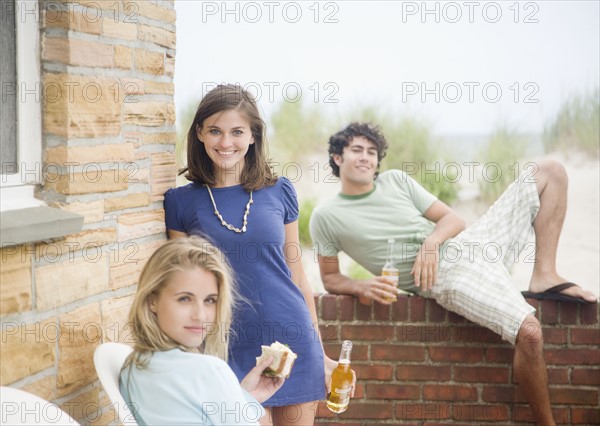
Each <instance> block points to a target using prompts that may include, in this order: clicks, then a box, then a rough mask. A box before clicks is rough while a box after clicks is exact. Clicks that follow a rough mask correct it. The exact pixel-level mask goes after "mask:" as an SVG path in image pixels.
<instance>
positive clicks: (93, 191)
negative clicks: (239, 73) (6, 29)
mask: <svg viewBox="0 0 600 426" xmlns="http://www.w3.org/2000/svg"><path fill="white" fill-rule="evenodd" d="M32 10H35V11H36V13H37V17H38V18H39V22H40V43H41V49H40V50H41V68H42V69H41V83H42V85H41V90H40V92H39V97H38V100H39V101H40V102H41V107H42V117H43V123H42V129H43V130H42V132H43V141H42V144H43V158H44V164H43V165H41V167H42V168H41V170H42V176H43V178H44V185H43V188H41V190H40V191H39V193H38V194H37V196H38V197H39V198H41V199H43V200H45V201H46V202H47V203H48V204H49V205H51V206H54V207H57V208H61V209H65V210H69V211H72V212H76V213H80V214H82V215H83V216H84V217H85V220H84V227H83V229H82V231H81V232H79V233H77V234H76V235H68V236H66V237H65V238H62V239H59V240H53V241H45V242H39V243H34V244H27V245H23V246H18V247H6V248H4V249H3V250H2V253H1V266H2V268H1V277H0V278H1V280H2V291H1V293H0V294H1V296H0V302H1V303H0V312H1V315H2V317H1V320H2V326H3V332H2V345H1V359H2V362H1V375H0V379H1V384H2V385H3V386H4V385H8V386H12V387H17V388H22V389H24V390H27V391H30V392H32V393H34V394H37V395H39V396H41V397H42V398H45V399H47V400H50V401H55V402H57V403H58V404H59V405H60V406H61V407H62V408H63V409H65V411H67V412H68V413H69V414H71V415H72V416H73V417H75V419H76V420H78V421H80V422H82V423H92V424H93V423H96V424H107V423H111V422H114V420H115V414H114V412H113V411H112V410H111V409H110V407H109V402H108V400H107V399H106V397H105V396H104V392H103V391H102V389H101V386H100V385H99V383H98V381H97V377H96V373H95V370H94V366H93V362H92V356H93V352H94V349H95V348H96V347H97V345H98V344H99V343H101V342H102V341H106V340H116V341H124V340H126V339H127V336H128V333H129V330H127V329H123V328H122V327H123V326H122V325H123V324H125V323H126V321H125V318H126V315H127V312H128V310H129V305H130V303H131V299H132V294H133V293H134V291H135V282H136V279H137V276H138V274H139V271H140V270H141V267H142V266H143V264H144V262H145V260H146V259H147V258H148V257H149V255H150V254H151V253H152V252H153V251H154V250H155V248H156V247H157V246H158V245H159V244H160V243H161V241H162V240H164V238H165V228H164V212H163V210H162V194H163V193H164V192H165V190H166V189H167V188H168V187H170V186H174V184H175V173H176V165H175V156H174V144H175V106H174V98H173V95H174V84H173V73H174V58H175V10H174V4H173V1H156V2H154V1H152V2H151V1H132V0H127V1H121V0H110V1H106V0H94V1H74V2H66V1H56V0H54V1H44V2H39V3H38V2H33V1H32V2H28V11H29V12H28V15H25V14H22V15H20V13H23V11H20V12H19V11H18V12H17V13H18V15H17V17H18V19H32V18H31V11H32ZM31 98H32V97H31V96H29V98H28V99H31ZM33 125H35V123H33ZM38 166H40V165H38ZM119 324H121V326H120V325H119Z"/></svg>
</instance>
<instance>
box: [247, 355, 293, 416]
mask: <svg viewBox="0 0 600 426" xmlns="http://www.w3.org/2000/svg"><path fill="white" fill-rule="evenodd" d="M272 362H273V357H272V356H269V357H266V358H264V359H262V360H261V361H259V362H258V364H257V365H256V367H254V368H253V369H252V370H250V372H249V373H248V374H247V375H246V377H244V379H243V380H242V383H241V385H242V388H244V390H245V391H246V392H248V393H249V394H250V395H252V396H253V397H254V398H255V399H256V400H257V401H258V402H260V403H261V404H262V403H263V402H265V401H266V400H267V399H269V398H271V396H273V394H275V392H277V391H278V390H279V388H280V387H281V386H283V383H284V382H285V379H284V378H283V377H272V376H265V375H263V371H265V370H266V369H267V368H269V366H270V365H271V363H272Z"/></svg>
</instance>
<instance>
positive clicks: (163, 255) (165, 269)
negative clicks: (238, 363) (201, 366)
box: [123, 236, 238, 368]
mask: <svg viewBox="0 0 600 426" xmlns="http://www.w3.org/2000/svg"><path fill="white" fill-rule="evenodd" d="M194 268H202V269H204V270H205V271H208V272H211V273H212V274H214V276H215V278H216V279H217V287H218V289H219V297H218V298H217V318H216V321H215V324H214V329H213V330H209V333H208V335H207V336H206V339H205V340H204V343H203V345H202V347H198V348H187V347H184V346H182V345H180V344H179V343H177V342H176V341H174V340H173V339H171V338H170V337H169V336H167V335H166V334H165V333H164V332H163V331H162V330H161V329H160V327H159V326H158V321H157V318H156V315H155V314H154V313H153V312H152V311H151V310H150V304H149V299H150V298H151V297H156V296H158V295H159V294H160V292H161V291H162V290H163V289H164V288H165V287H166V285H167V284H168V283H169V281H170V279H171V277H172V275H173V273H175V272H177V271H186V270H190V269H194ZM232 277H233V274H232V272H231V268H230V266H229V265H228V264H227V262H226V261H225V258H224V255H223V253H222V252H221V251H220V250H219V249H217V248H216V247H215V246H214V245H213V244H211V243H210V242H209V241H207V240H205V239H203V238H200V237H196V236H192V237H186V238H176V239H173V240H169V241H167V242H166V243H165V244H164V245H162V246H161V247H160V248H159V249H158V250H156V251H155V252H154V254H153V255H152V256H151V257H150V259H149V260H148V262H147V263H146V265H145V266H144V269H143V270H142V273H141V275H140V279H139V284H138V289H137V292H136V294H135V297H134V300H133V304H132V306H131V309H130V311H129V323H130V324H131V325H132V326H133V334H134V338H135V344H134V348H133V353H132V354H131V355H130V357H129V358H128V359H127V362H126V363H125V365H124V366H123V367H124V368H125V367H127V366H129V365H130V364H131V363H134V364H135V365H136V366H137V367H138V368H144V367H145V366H146V365H147V363H148V361H149V358H150V357H149V356H148V355H151V354H152V353H153V352H157V351H167V350H170V349H175V348H179V349H181V350H184V351H187V352H193V351H198V352H202V353H204V354H208V355H214V356H217V357H219V358H221V359H223V360H225V361H227V351H228V344H229V332H230V326H231V317H232V310H233V306H234V303H235V302H234V301H235V300H236V299H237V294H238V293H237V290H236V287H235V284H234V281H233V279H232Z"/></svg>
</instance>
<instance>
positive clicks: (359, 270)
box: [346, 261, 373, 280]
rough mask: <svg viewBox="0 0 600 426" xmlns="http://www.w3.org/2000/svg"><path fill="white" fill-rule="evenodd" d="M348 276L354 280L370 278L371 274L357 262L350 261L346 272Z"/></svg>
mask: <svg viewBox="0 0 600 426" xmlns="http://www.w3.org/2000/svg"><path fill="white" fill-rule="evenodd" d="M346 275H348V276H349V277H350V278H352V279H354V280H363V279H367V278H372V277H373V274H372V273H370V272H369V271H367V270H366V269H365V268H363V267H362V266H360V265H359V264H358V263H356V262H354V261H352V263H351V264H350V266H349V267H348V272H347V273H346Z"/></svg>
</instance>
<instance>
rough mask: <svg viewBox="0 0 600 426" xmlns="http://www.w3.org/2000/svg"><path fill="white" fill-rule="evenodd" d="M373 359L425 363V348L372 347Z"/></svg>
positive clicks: (399, 346)
mask: <svg viewBox="0 0 600 426" xmlns="http://www.w3.org/2000/svg"><path fill="white" fill-rule="evenodd" d="M371 359H372V360H373V361H376V360H386V361H387V360H389V361H425V348H424V347H422V346H404V345H371Z"/></svg>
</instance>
